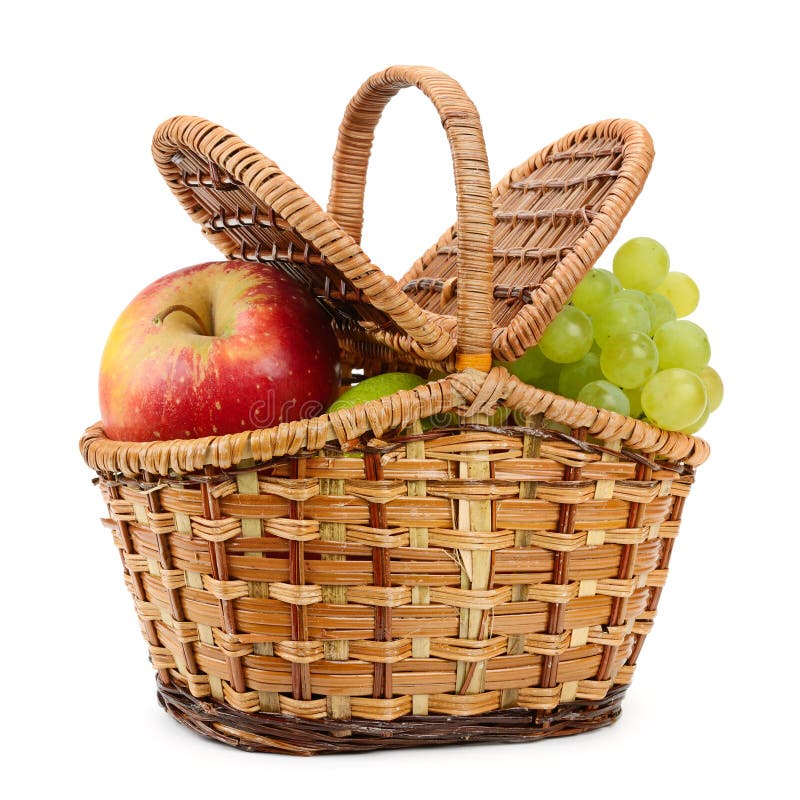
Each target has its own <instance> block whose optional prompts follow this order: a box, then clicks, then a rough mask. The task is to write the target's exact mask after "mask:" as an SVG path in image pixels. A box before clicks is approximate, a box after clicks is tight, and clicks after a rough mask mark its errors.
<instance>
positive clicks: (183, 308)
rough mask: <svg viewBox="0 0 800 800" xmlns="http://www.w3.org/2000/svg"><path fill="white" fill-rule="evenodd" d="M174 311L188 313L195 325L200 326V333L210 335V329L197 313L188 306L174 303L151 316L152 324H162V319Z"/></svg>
mask: <svg viewBox="0 0 800 800" xmlns="http://www.w3.org/2000/svg"><path fill="white" fill-rule="evenodd" d="M174 311H182V312H183V313H184V314H188V315H189V316H190V317H191V318H192V319H193V320H194V321H195V322H196V323H197V327H198V328H200V334H201V335H202V336H211V331H209V329H208V327H207V326H206V324H205V322H203V320H202V319H201V318H200V316H199V314H198V313H197V312H196V311H194V310H193V309H191V308H189V306H184V305H174V306H170V307H169V308H165V309H164V310H163V311H162V312H161V313H160V314H156V315H155V316H154V317H153V324H154V325H161V324H163V322H164V320H165V319H166V318H167V317H168V316H169V315H170V314H172V313H173V312H174Z"/></svg>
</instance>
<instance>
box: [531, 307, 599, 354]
mask: <svg viewBox="0 0 800 800" xmlns="http://www.w3.org/2000/svg"><path fill="white" fill-rule="evenodd" d="M592 335H593V331H592V321H591V320H590V319H589V317H588V316H587V315H586V314H584V312H583V311H581V310H580V309H579V308H576V307H575V306H565V307H564V308H562V309H561V311H559V313H558V314H557V315H556V317H555V318H554V319H553V320H552V321H551V323H550V324H549V325H548V326H547V328H546V329H545V332H544V333H543V334H542V338H541V339H540V340H539V349H540V350H541V351H542V353H544V355H545V356H546V357H547V358H549V359H550V360H551V361H555V362H556V363H557V364H571V363H572V362H573V361H580V359H582V358H583V357H584V356H585V355H586V354H587V353H588V352H589V350H590V349H591V347H592Z"/></svg>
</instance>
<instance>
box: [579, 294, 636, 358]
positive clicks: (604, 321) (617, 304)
mask: <svg viewBox="0 0 800 800" xmlns="http://www.w3.org/2000/svg"><path fill="white" fill-rule="evenodd" d="M592 322H593V324H594V338H595V341H596V342H597V344H598V345H599V346H600V348H603V347H605V344H606V342H607V341H608V340H609V339H610V338H611V337H612V336H614V335H615V334H617V333H627V332H628V331H641V332H642V333H649V332H650V315H649V314H648V313H647V311H645V309H644V308H643V307H642V306H641V305H639V303H636V302H634V301H633V300H631V299H630V298H626V297H613V298H612V299H611V300H609V301H608V302H607V303H606V304H605V305H604V306H602V307H601V308H600V309H599V310H598V311H597V312H596V313H595V315H594V317H593V318H592Z"/></svg>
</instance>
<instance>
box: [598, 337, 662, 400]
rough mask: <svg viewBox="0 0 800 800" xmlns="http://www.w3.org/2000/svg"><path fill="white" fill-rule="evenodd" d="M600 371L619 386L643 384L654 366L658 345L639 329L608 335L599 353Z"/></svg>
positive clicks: (626, 386) (655, 367) (628, 386)
mask: <svg viewBox="0 0 800 800" xmlns="http://www.w3.org/2000/svg"><path fill="white" fill-rule="evenodd" d="M600 368H601V369H602V370H603V375H604V376H605V377H606V378H608V380H610V381H611V382H612V383H616V384H617V386H620V387H622V388H623V389H636V388H638V387H639V386H644V384H645V383H647V381H649V380H650V378H652V377H653V375H655V374H656V370H657V369H658V348H657V347H656V346H655V343H654V342H653V340H652V339H651V338H650V337H649V336H648V335H647V334H646V333H642V332H641V331H629V332H628V333H618V334H616V335H615V336H612V337H611V338H610V339H609V340H608V341H607V342H606V346H605V347H604V348H603V352H602V353H601V355H600Z"/></svg>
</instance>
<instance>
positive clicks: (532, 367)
mask: <svg viewBox="0 0 800 800" xmlns="http://www.w3.org/2000/svg"><path fill="white" fill-rule="evenodd" d="M494 363H495V365H497V366H500V367H505V368H506V369H507V370H508V371H509V372H510V373H511V374H512V375H516V376H517V377H518V378H519V379H520V380H521V381H522V382H523V383H534V382H535V379H536V378H540V377H541V376H542V375H544V373H545V372H546V371H547V368H548V364H549V363H551V362H549V361H548V359H547V358H545V356H544V354H543V353H542V351H541V350H540V349H539V348H538V347H529V348H528V349H527V350H526V351H525V352H524V353H523V354H522V355H521V356H520V357H519V358H518V359H517V360H516V361H495V362H494Z"/></svg>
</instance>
